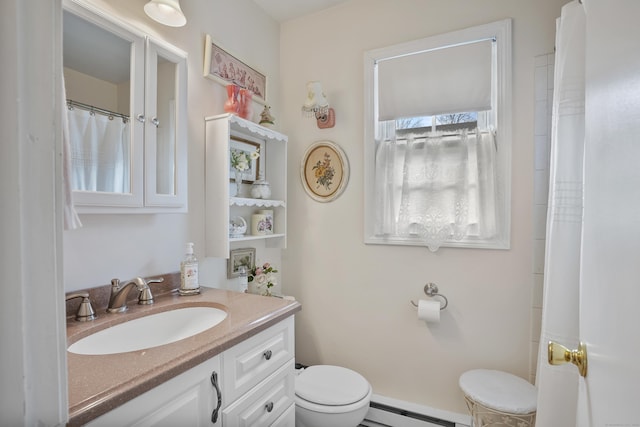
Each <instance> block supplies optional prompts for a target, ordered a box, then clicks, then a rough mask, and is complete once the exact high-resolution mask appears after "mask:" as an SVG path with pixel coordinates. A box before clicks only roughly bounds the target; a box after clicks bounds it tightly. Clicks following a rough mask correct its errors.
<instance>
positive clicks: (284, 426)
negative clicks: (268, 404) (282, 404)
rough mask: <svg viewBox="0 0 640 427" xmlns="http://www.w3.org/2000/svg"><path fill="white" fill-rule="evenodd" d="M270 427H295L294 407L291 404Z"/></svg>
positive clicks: (293, 404)
mask: <svg viewBox="0 0 640 427" xmlns="http://www.w3.org/2000/svg"><path fill="white" fill-rule="evenodd" d="M271 427H296V405H295V403H292V404H291V406H289V407H288V408H287V409H286V410H285V411H284V413H283V414H282V415H280V418H278V419H277V420H275V421H274V423H273V424H271Z"/></svg>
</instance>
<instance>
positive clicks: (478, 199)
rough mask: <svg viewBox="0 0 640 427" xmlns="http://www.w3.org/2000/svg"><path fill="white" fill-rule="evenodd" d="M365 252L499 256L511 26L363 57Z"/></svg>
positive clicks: (506, 187)
mask: <svg viewBox="0 0 640 427" xmlns="http://www.w3.org/2000/svg"><path fill="white" fill-rule="evenodd" d="M364 66H365V142H364V144H365V243H371V244H393V245H412V246H427V247H428V248H429V249H430V250H432V251H436V250H438V249H439V248H440V247H443V246H444V247H473V248H490V249H508V248H509V240H510V238H509V235H510V203H511V202H510V179H511V166H510V162H511V138H512V135H511V21H510V20H503V21H499V22H494V23H490V24H486V25H481V26H478V27H472V28H468V29H464V30H460V31H454V32H451V33H446V34H440V35H436V36H432V37H428V38H425V39H420V40H414V41H411V42H407V43H402V44H399V45H395V46H390V47H386V48H381V49H375V50H372V51H369V52H366V53H365V58H364Z"/></svg>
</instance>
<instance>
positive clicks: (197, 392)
mask: <svg viewBox="0 0 640 427" xmlns="http://www.w3.org/2000/svg"><path fill="white" fill-rule="evenodd" d="M214 372H215V373H216V375H217V378H218V381H220V378H221V375H220V357H219V356H216V357H214V358H212V359H210V360H207V361H206V362H204V363H202V364H200V365H198V366H196V367H194V368H192V369H190V370H188V371H186V372H184V373H182V374H180V375H178V376H177V377H175V378H172V379H170V380H169V381H167V382H165V383H163V384H161V385H159V386H157V387H156V388H154V389H152V390H150V391H148V392H146V393H144V394H142V395H140V396H138V397H136V398H134V399H132V400H130V401H129V402H127V403H125V404H123V405H122V406H119V407H118V408H116V409H114V410H113V411H111V412H108V413H106V414H104V415H102V416H100V417H98V418H96V419H94V420H93V421H91V422H90V423H88V424H87V425H88V426H90V427H100V426H104V427H113V426H120V427H122V426H136V427H142V426H145V427H146V426H156V427H165V426H166V427H175V426H201V427H205V426H207V427H212V426H213V427H215V426H218V427H220V426H222V414H220V413H218V415H217V419H216V422H215V423H213V422H212V414H213V412H214V410H216V408H217V409H218V410H219V409H220V406H219V404H218V397H219V392H218V391H217V390H216V388H215V387H214V386H213V384H212V381H211V377H212V374H213V373H214Z"/></svg>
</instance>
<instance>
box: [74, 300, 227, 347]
mask: <svg viewBox="0 0 640 427" xmlns="http://www.w3.org/2000/svg"><path fill="white" fill-rule="evenodd" d="M225 317H227V312H226V311H224V310H220V309H218V308H214V307H185V308H178V309H175V310H169V311H163V312H161V313H156V314H150V315H148V316H145V317H140V318H137V319H133V320H129V321H127V322H124V323H120V324H118V325H115V326H111V327H110V328H107V329H103V330H101V331H98V332H96V333H94V334H91V335H89V336H87V337H84V338H82V339H81V340H79V341H77V342H75V343H73V344H71V345H70V346H69V348H68V349H67V350H69V352H71V353H76V354H91V355H102V354H115V353H125V352H127V351H136V350H143V349H146V348H151V347H157V346H160V345H165V344H169V343H172V342H175V341H178V340H181V339H184V338H188V337H191V336H193V335H196V334H199V333H200V332H203V331H206V330H207V329H209V328H212V327H214V326H216V325H217V324H218V323H220V322H222V321H223V320H224V319H225Z"/></svg>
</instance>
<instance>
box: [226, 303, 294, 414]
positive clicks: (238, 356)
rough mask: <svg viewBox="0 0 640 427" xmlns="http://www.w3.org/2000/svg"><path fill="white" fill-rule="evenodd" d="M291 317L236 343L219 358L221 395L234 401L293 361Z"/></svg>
mask: <svg viewBox="0 0 640 427" xmlns="http://www.w3.org/2000/svg"><path fill="white" fill-rule="evenodd" d="M294 351H295V350H294V323H293V316H291V317H289V318H287V319H285V320H283V321H282V322H280V323H278V324H276V325H274V326H272V327H270V328H269V329H267V330H264V331H262V332H260V333H258V334H257V335H254V336H253V337H251V338H249V339H247V340H245V341H243V342H241V343H239V344H237V345H236V346H234V347H232V348H230V349H229V350H227V351H225V352H224V353H223V355H222V363H223V369H222V372H223V382H222V388H223V390H224V393H223V396H224V400H225V402H226V403H227V404H228V403H231V402H234V401H235V400H236V399H237V398H239V397H240V396H242V395H243V394H245V393H247V392H248V391H249V390H250V389H251V388H252V387H254V386H256V385H257V384H258V383H259V382H260V381H262V380H263V379H265V378H266V377H268V376H269V375H271V374H272V373H273V372H275V371H276V370H277V369H278V368H280V367H281V366H282V365H284V364H285V363H287V362H289V361H291V360H293V358H294Z"/></svg>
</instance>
